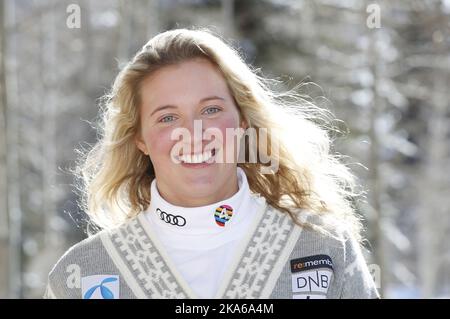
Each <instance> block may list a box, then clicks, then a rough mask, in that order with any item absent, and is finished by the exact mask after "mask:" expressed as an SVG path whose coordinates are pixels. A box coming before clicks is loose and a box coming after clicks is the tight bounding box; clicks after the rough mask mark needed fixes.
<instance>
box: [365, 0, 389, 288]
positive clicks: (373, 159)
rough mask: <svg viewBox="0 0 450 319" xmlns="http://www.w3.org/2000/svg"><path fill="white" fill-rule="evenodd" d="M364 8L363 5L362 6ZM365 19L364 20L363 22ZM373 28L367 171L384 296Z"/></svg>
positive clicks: (377, 76)
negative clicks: (371, 100)
mask: <svg viewBox="0 0 450 319" xmlns="http://www.w3.org/2000/svg"><path fill="white" fill-rule="evenodd" d="M364 9H365V7H364ZM364 17H366V13H365V10H364ZM365 23H366V21H364V24H365ZM377 31H378V30H375V29H369V32H371V33H372V40H371V45H370V46H369V52H368V53H367V54H368V57H369V59H370V60H369V63H370V68H371V71H372V74H373V78H374V83H373V87H372V92H373V103H372V108H371V111H370V115H369V116H370V128H369V137H370V141H371V147H370V158H369V171H370V199H371V206H372V208H373V212H374V220H373V221H372V224H373V229H374V245H373V246H374V257H375V258H374V259H375V263H376V264H377V265H378V267H379V269H380V283H379V285H380V287H379V293H380V295H381V296H384V292H385V288H386V287H385V283H386V282H387V280H386V276H387V273H388V272H387V271H386V268H385V266H386V265H385V260H384V258H385V256H386V252H385V247H386V246H385V243H384V234H383V229H382V225H383V219H384V217H383V207H382V204H381V202H382V201H381V194H382V191H383V181H382V180H381V174H380V173H379V165H380V157H379V152H380V142H379V138H378V132H377V131H376V122H377V120H378V117H379V114H381V112H383V109H384V100H383V98H382V97H380V96H379V94H378V92H379V89H378V88H379V85H380V80H381V74H380V72H379V70H380V63H381V62H382V61H380V55H379V53H378V51H377V50H378V49H377V43H378V41H379V39H378V35H379V32H377Z"/></svg>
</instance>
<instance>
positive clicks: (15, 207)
mask: <svg viewBox="0 0 450 319" xmlns="http://www.w3.org/2000/svg"><path fill="white" fill-rule="evenodd" d="M4 3H5V4H6V5H5V12H6V17H7V25H8V26H9V27H10V30H12V32H13V35H12V36H11V38H10V39H9V41H8V47H7V48H8V50H7V54H6V57H7V59H6V64H5V65H6V89H7V92H8V111H7V118H6V149H7V150H8V152H7V183H8V214H9V258H8V260H9V297H11V298H21V297H22V210H21V205H20V172H19V168H20V165H19V160H20V158H19V147H20V145H19V130H20V127H19V124H20V123H19V121H18V108H19V103H17V99H18V82H17V61H16V54H15V53H16V51H17V48H16V41H17V40H16V38H15V36H16V34H17V32H16V13H15V2H14V1H12V0H10V1H5V2H4Z"/></svg>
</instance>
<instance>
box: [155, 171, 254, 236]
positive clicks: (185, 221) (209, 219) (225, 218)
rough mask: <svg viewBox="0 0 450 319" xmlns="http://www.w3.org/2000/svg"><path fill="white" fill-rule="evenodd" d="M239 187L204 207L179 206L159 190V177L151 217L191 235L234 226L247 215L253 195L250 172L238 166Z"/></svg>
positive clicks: (220, 230)
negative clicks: (245, 171)
mask: <svg viewBox="0 0 450 319" xmlns="http://www.w3.org/2000/svg"><path fill="white" fill-rule="evenodd" d="M237 177H238V184H239V190H238V191H237V192H236V193H235V194H234V195H232V196H231V197H229V198H227V199H224V200H221V201H219V202H216V203H213V204H210V205H206V206H200V207H181V206H175V205H172V204H171V203H169V202H168V201H166V200H165V199H164V198H163V197H162V196H161V195H160V193H159V191H158V187H157V181H156V179H155V180H153V182H152V184H151V201H150V206H149V208H148V209H147V214H148V217H149V218H150V219H151V220H152V221H153V222H154V223H155V225H156V226H157V227H158V228H160V229H162V230H168V231H174V232H180V233H186V234H190V235H201V234H216V233H221V232H223V231H224V230H225V229H230V228H231V227H233V224H236V223H238V222H239V221H240V220H241V219H242V218H243V217H244V216H243V215H245V214H242V210H244V209H245V206H246V205H247V204H248V202H249V199H250V198H251V194H250V189H249V185H248V181H247V176H246V175H245V173H244V171H243V170H242V169H241V168H240V167H237Z"/></svg>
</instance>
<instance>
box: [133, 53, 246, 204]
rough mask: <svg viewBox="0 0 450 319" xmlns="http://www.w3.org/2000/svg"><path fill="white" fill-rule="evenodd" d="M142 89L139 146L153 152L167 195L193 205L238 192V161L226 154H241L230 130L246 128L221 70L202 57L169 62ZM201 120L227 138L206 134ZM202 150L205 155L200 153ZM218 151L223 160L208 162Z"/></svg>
mask: <svg viewBox="0 0 450 319" xmlns="http://www.w3.org/2000/svg"><path fill="white" fill-rule="evenodd" d="M140 93H141V109H140V121H141V130H140V132H139V133H140V134H139V136H138V137H137V139H136V144H137V146H138V148H139V149H140V150H141V151H142V152H144V153H145V154H148V155H149V156H150V159H151V161H152V164H153V167H154V170H155V175H156V179H157V183H158V190H159V192H160V193H161V195H162V196H163V197H164V198H165V199H166V200H168V201H169V202H171V203H172V204H174V205H179V206H188V207H189V206H190V207H192V206H202V205H207V204H211V203H214V202H217V201H220V200H222V199H224V198H227V197H230V196H232V195H233V194H234V193H235V192H236V191H237V190H238V188H237V187H238V186H237V176H236V162H235V161H234V160H233V161H229V160H228V161H227V160H226V158H229V157H226V156H229V155H227V154H229V153H234V154H235V153H236V149H237V145H235V142H236V139H235V138H229V139H227V138H226V136H227V133H226V129H227V128H229V129H237V128H239V127H244V126H243V123H240V117H239V111H238V108H237V106H236V105H235V103H234V100H233V98H232V96H231V93H230V91H229V89H228V87H227V84H226V81H225V79H224V77H223V76H222V74H221V73H220V71H219V70H218V69H216V67H215V66H214V65H213V64H212V63H211V62H210V61H208V60H206V59H201V58H197V59H192V60H189V61H185V62H182V63H180V64H176V65H170V66H166V67H163V68H162V69H160V70H158V71H156V72H155V73H153V74H152V75H151V76H150V77H149V78H147V79H146V80H144V81H143V83H142V85H141V92H140ZM194 121H195V122H196V124H197V128H196V132H195V133H194ZM199 124H201V129H202V131H203V132H204V131H210V132H215V133H213V135H214V136H218V135H217V134H218V133H220V134H221V136H222V137H223V139H220V138H215V137H211V136H209V137H205V136H204V135H203V134H202V131H198V128H199V126H198V125H199ZM181 131H184V133H188V135H189V139H187V138H186V137H187V136H186V135H181V134H180V133H179V132H181ZM199 132H200V134H199ZM184 133H183V134H184ZM216 133H217V134H216ZM202 135H203V136H202ZM174 137H175V138H174ZM212 141H215V142H216V145H214V146H213V143H212ZM180 146H181V147H180ZM212 149H214V151H212ZM227 151H228V152H227ZM200 154H203V155H204V157H203V158H200V157H199V156H196V155H200ZM214 154H215V156H216V157H217V158H216V160H217V161H219V162H220V163H218V162H217V161H214V156H213V157H212V158H211V159H209V160H207V159H208V157H210V156H211V155H214ZM219 154H221V155H223V157H221V160H219V158H218V156H219ZM230 158H231V157H230ZM233 158H235V157H234V156H233ZM203 160H207V162H206V163H205V162H201V161H203ZM198 162H200V163H199V164H196V163H198Z"/></svg>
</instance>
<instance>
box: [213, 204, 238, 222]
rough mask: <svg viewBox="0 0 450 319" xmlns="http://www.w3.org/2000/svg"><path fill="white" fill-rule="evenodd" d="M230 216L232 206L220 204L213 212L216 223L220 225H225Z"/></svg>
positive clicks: (231, 214)
mask: <svg viewBox="0 0 450 319" xmlns="http://www.w3.org/2000/svg"><path fill="white" fill-rule="evenodd" d="M231 216H233V208H232V207H231V206H229V205H221V206H220V207H217V208H216V211H215V212H214V218H215V219H216V223H217V225H219V226H221V227H223V226H225V223H226V222H227V221H229V220H230V219H231Z"/></svg>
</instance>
